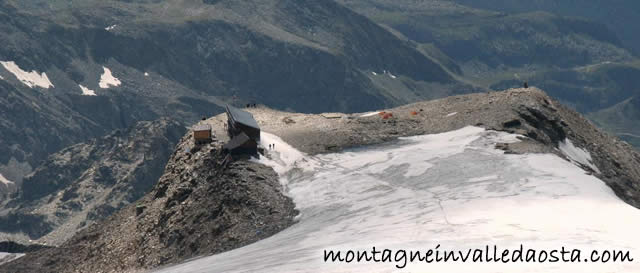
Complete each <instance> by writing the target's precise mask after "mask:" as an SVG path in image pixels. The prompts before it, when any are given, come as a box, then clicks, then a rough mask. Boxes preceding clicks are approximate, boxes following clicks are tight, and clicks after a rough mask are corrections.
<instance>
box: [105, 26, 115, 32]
mask: <svg viewBox="0 0 640 273" xmlns="http://www.w3.org/2000/svg"><path fill="white" fill-rule="evenodd" d="M117 26H118V25H110V26H108V27H106V28H104V30H106V31H112V30H113V29H114V28H116V27H117Z"/></svg>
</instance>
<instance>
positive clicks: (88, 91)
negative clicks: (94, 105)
mask: <svg viewBox="0 0 640 273" xmlns="http://www.w3.org/2000/svg"><path fill="white" fill-rule="evenodd" d="M78 86H80V89H81V90H82V95H85V96H96V91H93V90H91V89H89V88H87V87H84V86H82V84H78Z"/></svg>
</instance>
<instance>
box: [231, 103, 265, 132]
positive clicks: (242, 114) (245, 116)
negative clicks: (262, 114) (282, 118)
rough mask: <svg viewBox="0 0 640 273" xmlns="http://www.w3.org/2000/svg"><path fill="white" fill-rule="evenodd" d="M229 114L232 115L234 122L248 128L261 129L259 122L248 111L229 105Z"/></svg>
mask: <svg viewBox="0 0 640 273" xmlns="http://www.w3.org/2000/svg"><path fill="white" fill-rule="evenodd" d="M227 113H229V114H230V115H231V118H232V119H233V121H234V122H237V123H242V124H244V125H246V126H249V127H253V128H256V129H260V126H258V122H256V119H254V118H253V115H252V114H251V113H249V112H247V111H243V110H240V109H238V108H235V107H233V106H231V105H227Z"/></svg>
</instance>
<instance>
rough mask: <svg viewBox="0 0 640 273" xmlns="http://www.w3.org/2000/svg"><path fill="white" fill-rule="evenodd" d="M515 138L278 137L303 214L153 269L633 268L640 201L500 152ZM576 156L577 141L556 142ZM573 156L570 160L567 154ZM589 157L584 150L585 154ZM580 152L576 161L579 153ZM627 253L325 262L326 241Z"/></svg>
mask: <svg viewBox="0 0 640 273" xmlns="http://www.w3.org/2000/svg"><path fill="white" fill-rule="evenodd" d="M520 137H522V136H517V135H513V134H508V133H504V132H496V131H488V130H485V129H483V128H479V127H465V128H462V129H459V130H456V131H452V132H446V133H441V134H433V135H423V136H413V137H404V138H399V139H398V140H397V141H393V142H390V143H386V144H381V145H375V146H367V147H361V148H355V149H350V150H347V151H344V152H340V153H332V154H321V155H314V156H311V155H307V154H304V153H302V152H300V151H297V150H296V149H295V148H293V147H291V146H290V145H288V144H287V143H285V142H284V141H282V139H280V138H278V137H277V136H275V135H272V134H268V133H265V132H263V133H262V135H261V138H262V142H263V143H269V144H273V143H275V144H276V149H275V150H271V151H268V154H267V155H266V156H261V157H260V158H259V159H255V160H257V161H259V162H261V163H263V164H266V165H269V166H272V167H273V168H274V170H275V171H276V172H277V173H278V174H279V175H280V179H281V182H282V184H283V186H284V188H285V192H286V194H287V195H288V196H290V197H291V198H292V199H293V200H294V202H295V204H296V206H297V209H298V210H299V211H300V215H299V216H298V219H297V220H298V222H297V223H296V224H295V225H293V226H291V227H290V228H288V229H286V230H284V231H282V232H280V233H278V234H276V235H274V236H272V237H269V238H267V239H264V240H261V241H259V242H256V243H254V244H251V245H248V246H245V247H242V248H238V249H235V250H232V251H228V252H224V253H220V254H217V255H212V256H208V257H200V258H196V259H193V260H191V261H188V262H185V263H183V264H178V265H172V266H168V267H165V268H161V269H158V270H157V272H640V263H638V260H637V257H635V256H634V254H635V255H637V254H638V253H640V252H638V250H639V247H640V236H637V231H638V230H640V210H638V209H636V208H634V207H632V206H630V205H628V204H626V203H624V202H623V201H622V200H620V199H619V198H618V197H617V196H616V195H615V194H614V193H613V191H612V190H611V189H610V188H609V187H608V186H606V185H605V183H604V182H603V181H601V180H600V179H598V178H596V177H595V176H593V175H591V174H590V172H587V171H585V170H583V169H582V168H580V167H579V164H575V163H576V162H575V161H576V160H572V161H567V160H565V159H562V158H561V157H559V156H557V155H553V154H523V155H517V154H505V153H504V152H503V151H501V150H497V149H495V144H496V143H513V142H517V141H519V138H520ZM563 148H565V149H563V150H565V151H571V152H572V153H571V154H575V149H573V148H571V149H568V148H566V147H563ZM574 158H576V157H574ZM582 158H587V155H585V154H582V153H580V159H582ZM580 161H582V160H580ZM521 244H522V245H524V246H525V247H526V248H533V249H540V250H542V249H545V250H552V249H559V248H560V247H563V246H565V247H567V248H571V249H573V248H575V249H580V250H582V251H583V253H582V255H583V256H588V254H589V253H590V251H591V250H612V249H617V250H623V251H629V252H630V253H631V257H632V258H634V261H633V262H626V263H507V264H502V263H491V262H489V263H471V262H467V263H462V262H447V263H444V262H442V263H425V262H418V261H414V262H413V263H408V264H406V267H404V268H401V269H400V268H398V267H397V266H396V265H398V264H400V263H397V262H395V261H394V262H391V263H389V262H386V263H374V262H360V263H357V262H352V263H331V262H325V261H324V256H323V255H324V254H323V253H324V250H335V251H337V250H343V251H346V250H349V249H351V250H370V249H371V248H372V247H374V246H375V247H376V248H377V249H385V248H388V249H395V250H399V249H403V250H407V251H409V250H420V251H426V250H428V249H434V248H436V246H438V247H439V249H440V250H455V251H465V250H467V249H476V248H484V247H485V246H486V245H497V246H498V247H500V248H501V249H508V248H509V249H516V248H517V247H518V246H519V245H521Z"/></svg>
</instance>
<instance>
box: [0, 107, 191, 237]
mask: <svg viewBox="0 0 640 273" xmlns="http://www.w3.org/2000/svg"><path fill="white" fill-rule="evenodd" d="M184 131H185V129H184V127H183V126H181V125H180V124H179V123H177V122H175V121H171V120H168V119H160V120H157V121H151V122H146V121H145V122H139V123H137V124H136V125H135V126H132V127H130V128H128V129H126V130H117V131H115V132H113V133H111V134H109V135H107V136H105V137H102V138H98V139H93V140H91V141H88V142H85V143H81V144H77V145H73V146H71V147H68V148H66V149H64V150H62V151H60V152H58V153H55V154H53V155H51V156H50V157H49V158H48V159H47V160H46V161H45V162H44V163H43V164H42V165H41V166H40V167H38V168H37V169H36V170H35V171H34V172H33V173H31V174H30V175H28V176H27V177H26V178H25V180H24V182H23V184H22V187H21V188H20V189H19V190H18V192H17V193H16V194H15V196H14V197H13V198H12V199H10V200H9V201H8V202H5V204H4V207H3V209H2V210H0V219H1V220H0V232H2V233H1V234H2V235H0V236H2V237H6V238H10V239H14V240H18V241H26V240H30V239H32V240H37V242H39V243H46V244H52V245H58V244H61V243H62V242H64V241H65V240H67V239H68V238H70V237H71V236H72V235H73V234H74V233H75V232H76V231H77V230H79V229H82V228H84V227H86V226H88V225H89V224H91V223H93V222H94V221H96V220H100V219H103V218H105V217H107V216H109V215H111V214H112V213H113V212H115V211H117V210H119V209H120V208H122V207H124V206H125V205H127V204H129V203H132V202H134V201H135V200H137V199H139V198H140V197H141V196H143V195H144V194H145V193H147V192H148V191H149V190H150V189H151V188H152V187H153V185H155V183H156V182H157V179H158V178H159V177H160V175H162V172H163V170H164V166H165V164H166V162H167V160H168V159H169V157H170V155H171V153H172V152H173V149H174V147H175V144H176V143H177V142H178V140H179V138H180V136H181V135H182V134H183V133H184Z"/></svg>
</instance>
